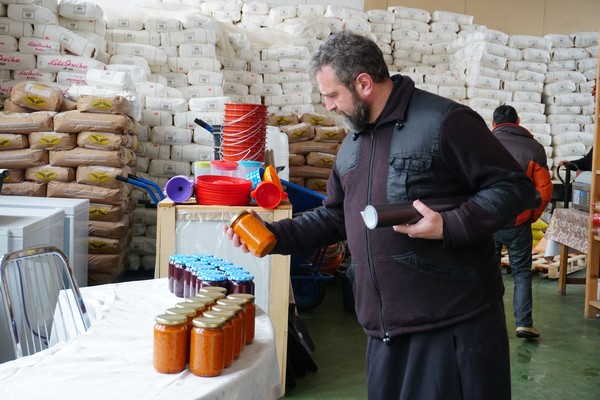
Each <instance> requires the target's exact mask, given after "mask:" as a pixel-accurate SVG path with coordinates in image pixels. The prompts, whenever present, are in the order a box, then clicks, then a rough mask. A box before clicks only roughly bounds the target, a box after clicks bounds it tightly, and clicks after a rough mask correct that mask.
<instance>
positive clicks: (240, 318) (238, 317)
mask: <svg viewBox="0 0 600 400" xmlns="http://www.w3.org/2000/svg"><path fill="white" fill-rule="evenodd" d="M212 309H213V310H214V311H226V312H233V313H234V317H233V359H234V360H237V359H238V358H239V357H240V354H241V353H242V349H243V348H244V345H245V344H246V332H245V327H246V323H245V321H244V314H243V313H244V311H243V309H242V307H240V306H236V305H221V304H215V305H214V306H213V308H212Z"/></svg>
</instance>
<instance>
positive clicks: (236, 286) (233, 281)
mask: <svg viewBox="0 0 600 400" xmlns="http://www.w3.org/2000/svg"><path fill="white" fill-rule="evenodd" d="M228 293H229V294H233V293H248V294H254V276H253V275H250V274H249V273H247V272H239V273H236V274H232V275H230V276H229V290H228Z"/></svg>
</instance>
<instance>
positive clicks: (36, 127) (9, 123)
mask: <svg viewBox="0 0 600 400" xmlns="http://www.w3.org/2000/svg"><path fill="white" fill-rule="evenodd" d="M55 114H56V112H54V111H34V112H31V113H11V112H5V111H3V112H0V132H9V133H30V132H35V131H53V130H54V115H55Z"/></svg>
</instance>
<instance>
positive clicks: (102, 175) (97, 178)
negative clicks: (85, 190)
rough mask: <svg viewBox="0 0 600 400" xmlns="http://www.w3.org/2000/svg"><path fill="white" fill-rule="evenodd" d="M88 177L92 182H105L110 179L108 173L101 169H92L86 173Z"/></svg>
mask: <svg viewBox="0 0 600 400" xmlns="http://www.w3.org/2000/svg"><path fill="white" fill-rule="evenodd" d="M88 178H90V179H91V180H92V181H93V182H98V183H106V182H108V180H109V179H110V175H108V174H107V173H106V172H102V171H92V172H90V173H89V174H88Z"/></svg>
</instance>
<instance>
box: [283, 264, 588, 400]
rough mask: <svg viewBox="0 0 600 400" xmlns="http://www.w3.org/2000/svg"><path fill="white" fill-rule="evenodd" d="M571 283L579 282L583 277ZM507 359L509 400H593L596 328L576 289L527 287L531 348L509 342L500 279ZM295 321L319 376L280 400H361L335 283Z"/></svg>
mask: <svg viewBox="0 0 600 400" xmlns="http://www.w3.org/2000/svg"><path fill="white" fill-rule="evenodd" d="M573 276H585V274H584V271H579V272H576V273H575V274H574V275H573ZM504 284H505V286H506V294H505V297H504V302H505V306H506V311H507V326H508V328H509V338H510V351H511V354H510V356H511V376H512V394H513V396H512V398H513V399H515V400H536V399H543V400H571V399H573V400H575V399H577V400H579V399H582V400H583V399H586V400H587V399H589V400H593V399H594V400H595V399H600V320H586V319H584V318H583V298H584V286H583V285H568V286H567V295H566V296H559V295H558V294H557V292H556V288H557V281H556V280H550V279H546V278H543V277H542V276H541V275H540V274H538V273H536V274H535V275H534V279H533V295H534V298H533V301H534V310H533V318H534V325H535V326H536V327H537V328H538V330H539V331H540V333H541V337H540V339H538V340H530V341H527V340H523V339H518V338H516V337H515V336H514V334H513V332H514V319H513V316H512V293H513V280H512V277H511V276H510V275H504ZM300 318H301V320H302V321H303V322H304V324H305V325H306V326H307V328H308V332H309V334H310V336H311V338H312V340H313V342H314V344H315V351H314V352H313V353H312V357H313V359H314V361H315V362H316V364H317V366H318V367H319V370H318V371H317V372H307V373H306V375H305V376H304V377H298V378H297V379H296V387H295V388H290V387H288V389H287V393H286V398H290V399H294V400H308V399H310V400H314V399H340V400H341V399H344V400H353V399H366V398H367V395H366V387H365V359H364V354H365V345H366V338H365V335H364V333H363V332H362V330H361V328H360V326H359V325H358V323H357V322H356V319H355V317H354V314H352V313H350V312H347V311H345V310H344V308H343V302H342V290H341V283H340V281H339V280H338V279H336V280H334V281H332V282H330V283H328V285H327V291H326V296H325V300H324V301H323V303H321V304H320V305H319V306H318V307H316V308H314V309H312V310H309V311H301V312H300Z"/></svg>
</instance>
